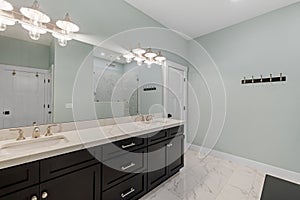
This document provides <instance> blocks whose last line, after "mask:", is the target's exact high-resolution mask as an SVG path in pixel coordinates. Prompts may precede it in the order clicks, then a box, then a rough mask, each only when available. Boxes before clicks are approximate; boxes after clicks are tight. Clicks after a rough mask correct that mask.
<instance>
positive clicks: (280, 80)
mask: <svg viewBox="0 0 300 200" xmlns="http://www.w3.org/2000/svg"><path fill="white" fill-rule="evenodd" d="M280 81H282V73H280Z"/></svg>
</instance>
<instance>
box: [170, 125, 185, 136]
mask: <svg viewBox="0 0 300 200" xmlns="http://www.w3.org/2000/svg"><path fill="white" fill-rule="evenodd" d="M169 130H170V132H169V134H170V137H174V136H177V135H182V134H183V132H184V126H183V125H182V126H177V127H174V128H170V129H169Z"/></svg>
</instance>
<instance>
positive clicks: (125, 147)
mask: <svg viewBox="0 0 300 200" xmlns="http://www.w3.org/2000/svg"><path fill="white" fill-rule="evenodd" d="M133 146H135V143H134V142H133V143H131V144H128V145H122V148H123V149H127V148H129V147H133Z"/></svg>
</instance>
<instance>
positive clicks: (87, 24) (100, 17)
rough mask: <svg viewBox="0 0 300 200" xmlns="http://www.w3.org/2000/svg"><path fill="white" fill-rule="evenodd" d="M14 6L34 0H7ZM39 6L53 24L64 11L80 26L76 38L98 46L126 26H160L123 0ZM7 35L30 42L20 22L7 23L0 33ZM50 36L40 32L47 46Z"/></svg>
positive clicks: (47, 0)
mask: <svg viewBox="0 0 300 200" xmlns="http://www.w3.org/2000/svg"><path fill="white" fill-rule="evenodd" d="M7 1H9V2H10V3H12V5H13V6H14V9H15V10H19V8H20V7H22V6H25V7H30V6H32V4H33V2H34V0H22V1H20V0H7ZM39 4H40V9H41V10H42V11H43V12H45V13H46V14H47V15H49V16H50V18H51V19H52V23H55V21H56V20H58V19H62V18H64V16H65V14H66V12H68V13H69V14H70V16H71V20H72V21H74V22H75V23H76V24H78V25H79V27H80V32H79V34H76V38H75V39H76V40H79V41H82V42H86V43H90V44H94V45H97V44H99V42H100V41H102V40H103V39H106V38H107V37H109V36H111V35H114V34H117V33H119V32H122V31H126V30H128V29H134V28H140V27H144V26H151V27H152V26H156V27H161V26H162V25H161V24H159V23H158V22H157V21H155V20H153V19H152V18H150V17H149V16H147V15H145V14H144V13H142V12H140V11H139V10H137V9H135V8H133V7H132V6H130V5H129V4H127V3H126V2H125V1H124V0H84V1H74V0H39ZM0 35H4V36H7V37H12V38H17V39H21V40H26V41H32V40H31V39H29V37H28V33H27V31H25V30H23V29H22V28H21V27H20V25H15V26H9V27H8V28H7V31H5V32H4V33H0ZM51 40H52V36H51V35H49V34H48V35H47V34H45V35H42V36H41V39H40V40H39V41H35V42H38V43H41V44H46V45H49V44H50V42H51Z"/></svg>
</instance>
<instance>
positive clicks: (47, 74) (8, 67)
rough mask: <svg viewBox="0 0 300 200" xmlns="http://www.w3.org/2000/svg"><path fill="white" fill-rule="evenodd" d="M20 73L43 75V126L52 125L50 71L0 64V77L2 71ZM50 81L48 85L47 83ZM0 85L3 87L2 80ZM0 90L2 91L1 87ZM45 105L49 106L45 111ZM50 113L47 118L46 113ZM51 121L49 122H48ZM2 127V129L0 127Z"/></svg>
mask: <svg viewBox="0 0 300 200" xmlns="http://www.w3.org/2000/svg"><path fill="white" fill-rule="evenodd" d="M13 70H16V71H21V72H28V73H41V74H44V77H45V83H47V84H46V85H45V105H46V107H45V115H44V122H45V124H49V123H52V118H53V105H52V104H53V83H52V82H53V76H52V75H53V73H52V69H51V68H49V70H46V69H39V68H32V67H25V66H15V65H8V64H0V75H2V74H3V73H1V72H3V71H13ZM48 80H50V83H49V82H48ZM0 84H1V85H2V86H3V85H4V83H3V78H1V80H0ZM0 89H1V90H2V88H1V86H0ZM47 104H49V106H50V108H49V109H48V110H47ZM49 111H50V112H51V116H50V117H49V114H48V112H49ZM2 112H3V95H0V120H1V122H0V129H1V128H3V126H4V124H3V120H4V118H3V114H2ZM49 119H51V121H49ZM1 125H2V127H1Z"/></svg>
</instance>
